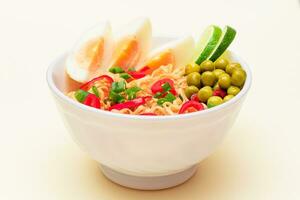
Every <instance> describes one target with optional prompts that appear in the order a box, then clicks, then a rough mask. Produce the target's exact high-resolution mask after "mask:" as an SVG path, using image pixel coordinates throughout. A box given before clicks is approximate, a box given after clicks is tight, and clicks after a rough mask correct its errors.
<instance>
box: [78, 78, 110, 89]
mask: <svg viewBox="0 0 300 200" xmlns="http://www.w3.org/2000/svg"><path fill="white" fill-rule="evenodd" d="M100 80H106V81H107V83H108V84H109V85H111V84H112V83H113V82H114V80H113V79H112V78H111V77H110V76H108V75H102V76H99V77H96V78H94V79H92V80H90V81H89V82H87V83H85V84H83V85H82V86H81V87H80V89H82V90H85V91H88V90H89V89H90V88H91V87H92V86H93V85H94V84H95V82H97V81H100Z"/></svg>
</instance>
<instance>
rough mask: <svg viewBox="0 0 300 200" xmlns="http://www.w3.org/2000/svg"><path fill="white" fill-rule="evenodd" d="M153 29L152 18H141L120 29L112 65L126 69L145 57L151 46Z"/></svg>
mask: <svg viewBox="0 0 300 200" xmlns="http://www.w3.org/2000/svg"><path fill="white" fill-rule="evenodd" d="M151 36H152V30H151V23H150V20H149V19H147V18H139V19H136V20H134V21H132V22H131V23H129V24H128V25H126V26H125V27H123V29H122V30H120V31H119V32H118V33H117V35H116V38H115V49H114V52H113V56H112V62H111V64H110V67H115V66H118V67H121V68H122V69H124V70H125V71H127V70H128V69H129V68H132V67H135V66H136V65H138V64H139V63H140V62H141V61H142V60H144V59H145V57H146V55H147V54H148V51H149V49H150V48H151V40H152V38H151Z"/></svg>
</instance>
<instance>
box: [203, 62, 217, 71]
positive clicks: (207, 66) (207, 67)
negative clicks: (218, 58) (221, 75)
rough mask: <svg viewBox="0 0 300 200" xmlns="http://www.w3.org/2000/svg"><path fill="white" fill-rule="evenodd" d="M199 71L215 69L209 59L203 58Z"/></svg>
mask: <svg viewBox="0 0 300 200" xmlns="http://www.w3.org/2000/svg"><path fill="white" fill-rule="evenodd" d="M200 69H201V72H205V71H213V70H214V69H215V65H214V63H213V62H212V61H210V60H205V61H203V62H202V63H201V64H200Z"/></svg>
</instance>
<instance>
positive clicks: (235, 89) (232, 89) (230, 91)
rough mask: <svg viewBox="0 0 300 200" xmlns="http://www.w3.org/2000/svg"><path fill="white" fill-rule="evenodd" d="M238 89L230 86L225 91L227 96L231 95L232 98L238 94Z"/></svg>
mask: <svg viewBox="0 0 300 200" xmlns="http://www.w3.org/2000/svg"><path fill="white" fill-rule="evenodd" d="M240 91H241V90H240V88H238V87H236V86H230V87H229V88H228V89H227V94H231V95H233V96H235V95H237V94H238V93H239V92H240Z"/></svg>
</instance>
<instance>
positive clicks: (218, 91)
mask: <svg viewBox="0 0 300 200" xmlns="http://www.w3.org/2000/svg"><path fill="white" fill-rule="evenodd" d="M226 95H227V93H226V91H224V90H222V89H216V90H214V91H213V96H219V97H221V98H224V97H225V96H226Z"/></svg>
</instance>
